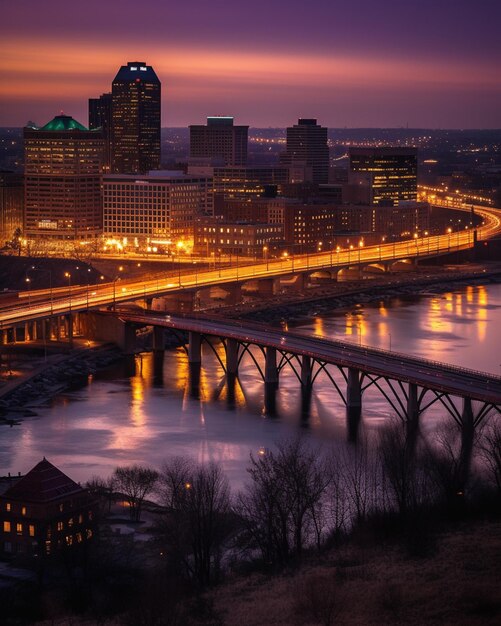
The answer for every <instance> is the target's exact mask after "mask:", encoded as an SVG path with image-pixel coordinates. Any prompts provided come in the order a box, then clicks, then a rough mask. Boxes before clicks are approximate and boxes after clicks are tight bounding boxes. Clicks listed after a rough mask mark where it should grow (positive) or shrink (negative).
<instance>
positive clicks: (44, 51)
mask: <svg viewBox="0 0 501 626" xmlns="http://www.w3.org/2000/svg"><path fill="white" fill-rule="evenodd" d="M500 24H501V0H476V1H475V2H473V0H420V1H419V2H415V1H410V0H379V1H377V0H358V1H357V2H347V1H346V0H342V1H340V0H310V1H309V2H304V1H300V0H287V1H285V0H280V1H279V0H249V1H248V2H244V1H243V0H234V1H233V2H229V1H226V2H225V1H222V0H212V1H211V2H202V1H201V0H191V2H184V3H183V2H169V1H168V0H157V1H153V0H142V2H138V1H137V0H134V2H132V1H131V0H120V1H115V0H100V1H99V2H98V1H97V0H86V1H85V2H82V1H78V2H76V1H73V0H66V1H62V0H44V1H41V0H36V1H35V0H15V1H11V2H7V0H3V2H2V3H1V4H0V53H1V54H0V68H1V75H2V81H1V83H0V125H1V126H22V125H24V124H25V123H26V122H27V121H28V120H33V121H35V122H37V123H39V124H43V123H45V122H47V121H48V120H49V119H50V118H52V117H53V116H54V115H55V114H56V113H59V112H60V111H61V110H63V111H64V112H65V113H68V114H70V115H73V116H74V117H75V118H76V119H78V120H79V121H81V122H82V123H84V124H87V99H88V98H89V97H93V96H98V95H99V94H101V93H103V92H105V91H109V90H110V88H111V81H112V79H113V78H114V76H115V74H116V72H117V70H118V68H119V67H120V65H123V64H125V63H127V61H145V62H146V63H148V64H150V65H153V67H154V68H155V70H156V72H157V74H158V76H159V78H160V80H161V81H162V91H163V93H162V125H163V126H186V125H188V124H190V123H200V122H203V121H204V119H205V117H206V116H207V115H214V114H226V115H234V116H235V117H236V118H237V122H239V123H242V124H249V125H251V126H287V125H289V124H290V123H292V122H294V121H295V120H296V119H297V118H298V117H317V118H318V120H319V122H320V123H322V124H323V125H325V126H330V127H332V128H334V127H345V126H347V127H371V126H373V127H381V126H390V127H398V126H406V125H407V124H408V125H409V126H410V127H430V128H501V36H500V35H499V33H500Z"/></svg>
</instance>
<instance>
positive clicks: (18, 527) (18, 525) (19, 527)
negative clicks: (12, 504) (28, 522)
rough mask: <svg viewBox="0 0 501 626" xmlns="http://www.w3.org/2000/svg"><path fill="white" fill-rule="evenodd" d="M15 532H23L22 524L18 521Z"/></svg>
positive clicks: (19, 533)
mask: <svg viewBox="0 0 501 626" xmlns="http://www.w3.org/2000/svg"><path fill="white" fill-rule="evenodd" d="M16 533H17V534H18V535H22V534H23V525H22V524H20V523H17V524H16Z"/></svg>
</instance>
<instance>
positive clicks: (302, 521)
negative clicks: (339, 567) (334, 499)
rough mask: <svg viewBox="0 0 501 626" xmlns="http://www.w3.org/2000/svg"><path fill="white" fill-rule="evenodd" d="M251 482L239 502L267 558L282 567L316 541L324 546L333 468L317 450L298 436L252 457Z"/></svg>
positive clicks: (255, 542) (252, 538) (252, 535)
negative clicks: (326, 503) (327, 493)
mask: <svg viewBox="0 0 501 626" xmlns="http://www.w3.org/2000/svg"><path fill="white" fill-rule="evenodd" d="M250 462H251V464H250V467H249V468H248V472H249V474H250V477H251V479H252V480H251V482H250V484H248V485H247V486H246V490H245V492H244V493H242V494H240V496H239V498H238V505H237V509H238V513H239V514H240V516H241V518H242V520H243V523H244V525H245V529H246V535H247V538H248V540H249V542H248V546H249V547H255V548H258V549H259V550H260V551H261V554H262V556H263V559H264V560H265V561H266V562H269V563H272V564H283V563H285V562H286V561H287V560H288V559H289V558H290V557H291V556H292V555H293V554H294V555H297V556H300V555H301V553H302V551H303V549H304V547H305V546H306V545H308V544H311V543H312V540H313V541H314V542H315V544H316V545H317V546H320V545H321V543H322V540H323V535H324V531H325V527H326V519H327V517H326V515H325V513H324V508H323V507H324V505H325V495H326V491H327V487H328V485H329V484H330V482H331V474H330V467H329V465H328V463H327V462H326V461H325V459H324V457H323V456H321V455H319V454H318V451H316V450H311V449H309V448H307V446H306V445H305V444H304V441H303V440H302V439H300V438H296V439H294V440H292V441H286V442H282V443H279V444H278V445H277V450H276V452H273V451H270V452H268V453H267V454H265V455H263V456H260V457H258V458H257V459H256V458H255V457H254V456H253V455H251V457H250Z"/></svg>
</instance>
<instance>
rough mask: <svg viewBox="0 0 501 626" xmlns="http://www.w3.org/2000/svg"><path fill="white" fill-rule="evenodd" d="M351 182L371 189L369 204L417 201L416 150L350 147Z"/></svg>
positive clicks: (395, 203) (379, 204)
mask: <svg viewBox="0 0 501 626" xmlns="http://www.w3.org/2000/svg"><path fill="white" fill-rule="evenodd" d="M349 155H350V171H349V174H348V176H349V182H350V184H352V185H357V184H359V185H362V186H368V188H369V204H372V205H374V206H397V205H398V204H399V203H400V202H404V201H408V200H412V201H414V202H415V201H416V200H417V148H407V147H404V148H391V147H386V146H384V147H380V148H350V150H349Z"/></svg>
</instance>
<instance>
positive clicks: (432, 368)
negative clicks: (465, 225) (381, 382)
mask: <svg viewBox="0 0 501 626" xmlns="http://www.w3.org/2000/svg"><path fill="white" fill-rule="evenodd" d="M116 314H117V315H118V316H119V317H120V318H121V319H122V320H124V321H127V322H132V323H136V324H143V325H155V326H163V327H165V328H172V329H179V330H184V331H191V332H196V333H200V334H203V335H209V336H216V337H224V338H231V339H236V340H237V341H239V342H242V343H251V344H255V345H259V346H263V347H272V348H276V349H277V350H281V351H283V352H287V353H291V354H297V355H302V356H309V357H312V358H314V359H317V360H319V361H323V362H325V363H331V364H334V365H339V366H342V367H352V368H356V369H359V370H360V371H361V372H364V373H366V374H370V375H377V376H382V377H387V378H391V379H394V380H400V381H402V382H408V383H415V384H417V385H419V386H421V387H425V388H428V389H433V390H435V391H437V392H442V393H447V394H452V395H457V396H466V397H469V398H471V399H472V400H479V401H482V402H487V403H492V404H495V405H501V377H500V376H495V375H492V374H488V373H486V372H478V371H475V370H469V369H466V368H462V367H457V366H454V365H449V364H446V363H439V362H437V361H432V360H428V359H423V358H419V357H413V356H408V355H405V354H400V353H398V352H389V351H386V350H381V349H378V348H373V347H369V346H364V345H362V346H357V345H354V344H352V343H351V342H345V341H337V340H332V339H324V338H320V337H315V336H311V335H305V334H302V333H301V332H297V331H284V330H282V329H277V328H272V327H269V326H266V325H261V324H255V323H251V322H238V321H233V320H225V319H217V320H214V319H209V318H206V317H203V316H198V317H187V316H174V315H158V314H143V313H141V314H138V313H134V312H125V311H121V312H117V313H116Z"/></svg>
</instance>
